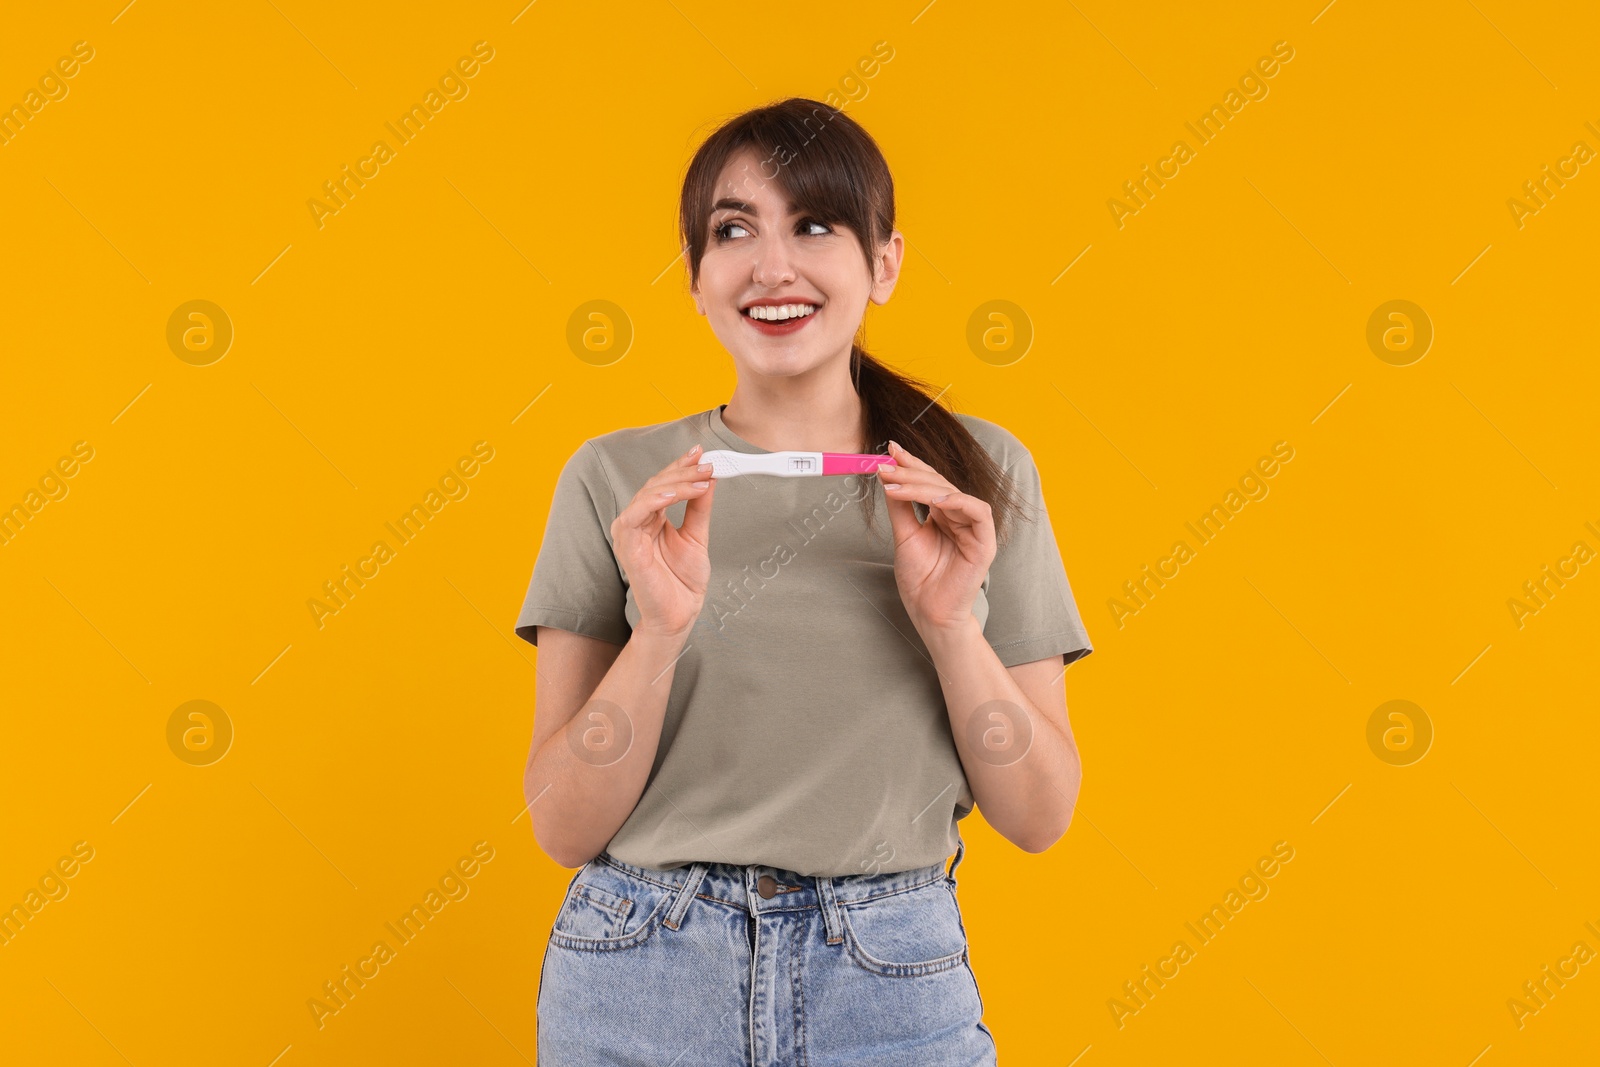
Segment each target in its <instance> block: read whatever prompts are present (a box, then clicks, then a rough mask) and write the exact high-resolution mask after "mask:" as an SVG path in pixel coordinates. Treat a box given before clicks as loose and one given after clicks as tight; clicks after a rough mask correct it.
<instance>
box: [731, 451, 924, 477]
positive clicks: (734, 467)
mask: <svg viewBox="0 0 1600 1067" xmlns="http://www.w3.org/2000/svg"><path fill="white" fill-rule="evenodd" d="M700 462H701V463H709V464H711V473H712V474H713V475H715V476H716V477H718V478H737V477H739V476H740V475H743V474H772V475H776V476H777V477H779V478H810V477H815V476H818V475H824V474H876V473H877V472H878V464H880V463H893V462H894V457H892V456H867V455H862V454H861V453H859V452H733V451H730V450H728V449H715V450H713V451H710V452H706V453H703V454H702V455H701V456H700Z"/></svg>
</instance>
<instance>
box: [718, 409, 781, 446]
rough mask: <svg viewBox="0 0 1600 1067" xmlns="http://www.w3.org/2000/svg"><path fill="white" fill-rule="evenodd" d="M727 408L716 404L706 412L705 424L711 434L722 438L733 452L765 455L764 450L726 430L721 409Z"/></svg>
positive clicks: (726, 426)
mask: <svg viewBox="0 0 1600 1067" xmlns="http://www.w3.org/2000/svg"><path fill="white" fill-rule="evenodd" d="M727 406H728V405H726V404H718V405H717V406H716V407H714V408H712V409H711V410H710V411H708V412H706V422H707V425H708V426H709V427H710V429H711V432H712V433H714V434H716V435H717V436H718V437H720V438H722V440H723V441H725V442H726V443H727V444H728V445H729V446H730V447H732V449H733V451H735V452H753V453H760V454H765V453H766V451H767V450H766V449H765V448H761V447H760V446H758V445H753V444H751V443H750V442H749V441H746V440H745V439H744V438H742V437H740V436H739V435H738V434H736V433H734V432H733V431H732V430H730V429H728V424H727V423H725V422H723V421H722V409H723V408H725V407H727Z"/></svg>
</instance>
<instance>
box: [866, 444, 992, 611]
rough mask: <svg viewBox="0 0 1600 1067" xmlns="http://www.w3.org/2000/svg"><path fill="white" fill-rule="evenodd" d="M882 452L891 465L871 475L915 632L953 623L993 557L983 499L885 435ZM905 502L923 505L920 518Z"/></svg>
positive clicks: (969, 602) (973, 595)
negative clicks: (883, 505)
mask: <svg viewBox="0 0 1600 1067" xmlns="http://www.w3.org/2000/svg"><path fill="white" fill-rule="evenodd" d="M889 455H891V456H893V457H894V461H895V468H894V469H893V470H888V471H879V472H878V480H879V481H880V482H881V483H883V487H884V497H885V498H886V499H887V501H888V506H889V520H890V522H891V523H892V524H893V527H894V542H895V547H894V578H895V584H896V585H897V586H899V588H900V600H901V602H902V603H904V604H905V608H906V614H908V615H910V616H911V621H912V623H913V624H914V625H915V626H916V627H917V630H918V632H919V633H922V634H924V635H926V634H927V632H928V630H929V628H932V629H935V630H937V629H945V628H948V629H956V628H958V627H960V626H963V625H965V624H966V623H967V621H968V620H969V619H971V618H972V605H973V603H974V602H975V601H976V600H977V598H978V590H979V589H980V588H981V587H982V585H983V580H984V578H985V577H987V576H988V574H989V564H991V563H992V562H994V554H995V533H994V516H993V514H992V511H991V509H990V507H989V504H988V503H987V502H986V501H983V500H980V499H978V498H977V497H975V496H968V495H967V494H966V493H963V492H960V491H959V490H957V489H956V487H955V486H953V485H951V484H950V482H949V481H948V480H947V479H946V478H945V477H944V475H942V474H940V473H939V472H938V471H936V470H934V469H933V468H932V467H931V466H929V465H928V464H926V463H924V462H923V461H922V460H920V459H918V458H917V457H916V456H913V455H912V454H911V453H909V452H907V451H906V450H905V449H903V448H901V447H900V446H899V445H897V444H895V443H894V442H893V441H891V442H889ZM896 486H898V488H896ZM912 501H917V502H918V503H921V504H924V505H926V506H927V508H928V521H927V522H918V521H917V515H916V512H915V511H914V510H913V509H912V507H911V502H912Z"/></svg>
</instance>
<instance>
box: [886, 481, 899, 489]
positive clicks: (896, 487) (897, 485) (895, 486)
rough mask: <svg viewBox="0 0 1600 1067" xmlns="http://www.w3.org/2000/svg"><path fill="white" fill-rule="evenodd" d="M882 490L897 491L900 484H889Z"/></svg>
mask: <svg viewBox="0 0 1600 1067" xmlns="http://www.w3.org/2000/svg"><path fill="white" fill-rule="evenodd" d="M884 488H885V489H898V488H900V483H899V482H890V483H889V484H888V485H885V486H884Z"/></svg>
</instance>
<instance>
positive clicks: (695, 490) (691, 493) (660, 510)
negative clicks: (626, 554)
mask: <svg viewBox="0 0 1600 1067" xmlns="http://www.w3.org/2000/svg"><path fill="white" fill-rule="evenodd" d="M661 478H663V475H659V474H658V475H656V477H655V478H652V479H651V480H650V481H649V482H646V483H645V484H644V486H643V487H641V488H640V490H639V491H638V492H637V493H635V494H634V495H633V499H632V500H631V501H629V502H628V506H627V507H625V508H623V509H622V511H621V513H620V514H618V516H617V521H618V522H620V523H621V524H622V525H623V526H624V527H626V528H631V529H638V530H648V531H652V532H653V531H655V530H657V529H658V528H659V527H660V524H661V523H662V522H664V521H665V512H666V510H667V509H668V508H670V507H671V506H672V505H673V504H676V503H677V502H678V501H679V500H685V499H693V498H695V497H698V496H700V495H702V494H703V493H706V492H708V491H710V487H711V484H712V483H713V482H715V481H716V479H715V478H713V477H712V476H711V473H710V472H709V471H705V472H699V471H695V470H692V469H681V470H680V472H679V473H678V475H677V477H676V480H674V481H660V480H658V479H661ZM697 481H703V482H705V483H706V484H705V486H703V487H702V486H696V485H695V484H694V483H695V482H697Z"/></svg>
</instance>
